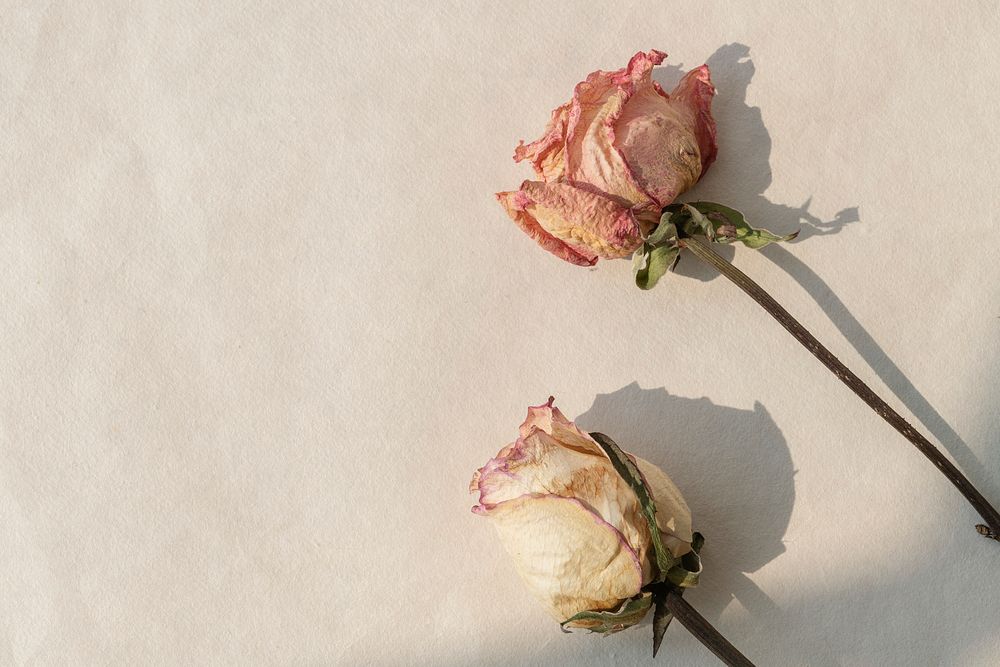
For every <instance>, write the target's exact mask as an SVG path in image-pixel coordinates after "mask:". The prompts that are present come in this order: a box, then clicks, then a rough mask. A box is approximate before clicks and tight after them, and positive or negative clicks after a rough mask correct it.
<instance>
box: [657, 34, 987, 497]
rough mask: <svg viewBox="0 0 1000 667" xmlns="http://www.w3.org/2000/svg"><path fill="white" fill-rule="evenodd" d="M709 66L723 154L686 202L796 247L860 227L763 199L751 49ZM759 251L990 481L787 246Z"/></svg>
mask: <svg viewBox="0 0 1000 667" xmlns="http://www.w3.org/2000/svg"><path fill="white" fill-rule="evenodd" d="M707 64H708V66H709V68H710V69H711V72H712V80H713V82H714V83H715V85H716V87H717V88H718V95H717V96H716V98H715V101H714V102H713V105H712V113H713V115H714V116H715V118H716V121H717V124H718V133H719V145H720V146H722V147H723V150H721V151H720V153H719V158H718V160H717V161H716V163H715V164H713V165H712V167H711V168H710V169H709V171H708V173H707V174H706V175H705V178H703V179H702V180H701V182H699V183H698V185H697V186H695V188H694V190H692V191H691V192H690V193H689V198H690V199H692V200H697V199H706V200H712V201H725V202H726V203H727V204H730V205H732V206H734V207H735V208H738V209H740V210H741V211H743V212H744V214H746V216H747V219H748V220H749V221H750V222H751V224H759V225H761V226H764V227H767V228H769V229H771V230H772V231H774V232H776V233H778V234H786V233H789V232H792V231H794V230H795V229H799V230H800V233H799V237H798V239H797V242H802V241H804V240H807V239H809V238H812V237H814V236H826V235H829V234H837V233H840V232H841V231H842V230H843V229H845V228H846V227H847V226H848V225H850V224H852V223H858V222H860V217H859V215H858V207H856V206H855V207H850V208H845V209H843V210H841V211H840V212H838V213H837V214H836V215H835V216H834V217H833V219H832V220H822V219H820V218H819V217H817V216H816V215H813V214H812V213H810V212H809V206H810V204H811V198H809V199H807V200H806V201H805V203H803V204H802V205H801V206H788V205H784V204H776V203H773V202H771V201H770V200H769V199H768V198H767V197H766V196H765V195H764V193H765V192H766V191H767V188H768V187H769V186H770V185H771V167H770V156H771V136H770V134H769V132H768V131H767V127H766V126H765V125H764V121H763V117H762V115H761V110H760V108H759V107H754V106H750V105H749V104H748V103H747V101H746V99H747V89H748V87H749V85H750V81H751V79H752V78H753V75H754V73H755V67H754V64H753V61H752V60H751V59H750V48H749V47H748V46H746V45H744V44H738V43H733V44H727V45H725V46H723V47H720V48H719V49H718V50H717V51H716V52H715V53H714V54H712V56H711V57H709V59H708V61H707ZM686 69H689V68H687V67H682V66H677V65H671V66H667V67H662V68H659V69H658V70H656V71H655V72H654V78H656V79H657V80H658V81H659V82H660V84H661V85H662V86H663V87H664V88H665V89H667V90H670V89H671V88H672V87H673V85H675V84H676V82H677V81H679V80H680V78H681V76H682V75H683V72H684V70H686ZM717 252H719V254H720V255H722V256H723V257H725V258H726V259H727V260H730V261H731V260H732V258H733V256H734V249H733V248H732V247H720V248H718V249H717ZM761 252H763V254H764V256H765V257H767V258H768V259H769V260H771V261H772V262H773V263H774V264H775V265H776V266H778V267H779V268H780V269H782V270H783V271H784V272H785V273H787V274H788V275H789V276H790V277H791V278H792V279H793V280H794V281H795V282H796V283H798V284H799V286H800V287H802V288H803V289H804V290H805V291H806V292H807V293H808V294H809V296H810V297H812V298H813V300H814V301H815V302H816V303H817V305H819V307H820V308H821V309H822V310H823V312H824V313H825V314H826V316H827V317H828V318H829V319H830V321H831V322H832V323H833V325H834V326H835V327H836V328H837V330H838V331H839V332H840V333H841V335H842V336H844V338H846V339H847V341H848V343H850V344H851V346H852V347H853V348H854V349H855V350H856V351H857V352H858V354H860V355H861V357H862V358H863V359H864V361H865V363H866V364H868V366H869V367H870V368H871V370H872V371H874V373H875V374H876V375H877V376H878V377H879V378H880V379H881V380H882V382H883V383H885V385H886V386H887V387H888V388H889V390H890V391H891V392H892V394H893V395H895V396H896V398H897V399H898V400H899V401H900V402H901V403H902V404H903V406H905V407H906V409H907V410H908V411H909V412H910V413H911V414H912V415H914V416H915V417H916V418H917V419H918V420H919V421H920V423H922V424H923V425H924V427H925V428H926V429H927V430H928V431H929V432H930V434H931V435H932V436H933V437H934V439H935V440H937V442H938V443H940V445H941V446H942V447H943V448H944V449H945V450H946V451H947V452H948V453H949V454H950V455H951V457H952V458H953V459H954V460H955V462H956V464H957V465H958V466H959V467H960V468H961V469H962V470H963V471H964V472H965V473H966V474H967V475H968V476H969V478H970V481H971V482H972V483H973V484H975V485H976V486H977V487H978V488H980V489H983V486H982V485H983V484H984V483H986V482H989V481H990V476H989V475H988V474H987V472H986V470H985V469H984V466H983V465H982V463H981V461H980V460H979V458H978V456H977V455H976V453H975V452H974V451H973V450H972V449H971V448H970V447H969V446H968V445H967V444H966V443H965V442H964V441H963V439H962V438H961V436H959V435H958V433H957V432H956V431H955V430H954V429H953V428H952V427H951V426H950V425H949V424H948V422H947V421H946V420H945V418H944V417H943V416H942V415H941V414H940V413H939V412H938V411H937V410H936V409H935V408H934V406H932V405H931V404H930V402H929V401H928V400H927V399H926V398H925V397H924V395H923V394H922V393H921V392H920V391H919V390H918V389H917V388H916V387H915V386H914V385H913V383H912V382H910V380H909V379H908V378H907V377H906V375H905V374H904V373H903V371H902V369H900V368H899V366H898V365H896V363H895V362H894V361H893V360H892V359H891V358H890V357H889V355H888V354H886V352H885V350H883V349H882V347H881V346H880V345H879V344H878V343H877V342H876V341H875V339H874V338H873V337H872V336H871V334H869V333H868V331H867V330H866V329H865V328H864V326H862V324H861V323H860V322H859V321H858V320H857V318H855V317H854V316H853V315H852V314H851V312H850V310H849V309H848V308H847V306H846V305H845V304H844V303H843V302H842V301H841V300H840V299H839V298H838V297H837V295H836V294H834V293H833V290H831V289H830V286H829V285H828V284H827V283H826V282H825V281H824V280H823V279H822V278H821V277H820V276H819V275H817V274H816V273H815V272H814V271H813V270H812V269H810V268H809V267H808V266H807V265H806V264H805V263H804V262H802V261H801V260H799V259H798V258H796V257H795V255H794V254H793V253H792V252H790V251H789V250H788V249H786V248H785V247H782V246H780V245H772V246H769V247H767V248H765V249H763V250H762V251H761ZM677 273H679V274H680V275H682V276H686V277H689V278H695V279H697V280H702V281H706V280H713V279H715V278H716V277H717V276H718V273H717V272H716V271H715V270H714V269H712V268H711V267H708V266H705V265H704V264H703V263H702V262H696V261H681V262H679V263H678V265H677ZM987 490H988V491H992V492H993V493H988V494H987V495H988V496H994V495H995V494H996V492H997V487H996V485H995V484H992V483H991V484H990V485H989V486H988V487H987Z"/></svg>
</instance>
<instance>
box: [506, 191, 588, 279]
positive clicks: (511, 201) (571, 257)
mask: <svg viewBox="0 0 1000 667" xmlns="http://www.w3.org/2000/svg"><path fill="white" fill-rule="evenodd" d="M496 196H497V200H498V201H499V202H500V205H501V206H503V207H504V210H506V211H507V215H509V216H510V219H511V220H513V221H514V223H515V224H516V225H517V226H518V227H520V228H521V230H522V231H523V232H524V233H525V234H527V235H528V236H530V237H531V238H533V239H534V240H535V242H536V243H538V245H540V246H542V247H543V248H544V249H546V250H548V251H549V252H551V253H552V254H553V255H555V256H556V257H559V258H560V259H564V260H566V261H567V262H569V263H571V264H576V265H578V266H593V265H594V264H595V263H596V262H597V255H596V254H594V253H593V252H592V251H590V250H588V249H587V248H579V247H574V246H571V245H570V244H568V243H566V242H565V241H562V240H560V239H557V238H556V237H555V236H553V235H552V234H550V233H549V232H548V231H546V230H545V229H544V228H543V227H542V226H541V225H540V224H539V223H538V220H537V219H535V217H534V215H532V214H531V213H530V212H529V211H528V210H527V207H528V206H530V205H531V204H532V202H531V201H530V200H529V199H527V198H526V197H525V196H524V193H522V192H520V191H518V192H498V193H497V195H496Z"/></svg>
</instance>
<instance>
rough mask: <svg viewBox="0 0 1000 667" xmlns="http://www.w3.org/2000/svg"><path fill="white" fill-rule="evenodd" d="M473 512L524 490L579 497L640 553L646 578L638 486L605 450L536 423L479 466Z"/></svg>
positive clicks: (486, 511) (487, 510)
mask: <svg viewBox="0 0 1000 667" xmlns="http://www.w3.org/2000/svg"><path fill="white" fill-rule="evenodd" d="M473 485H474V487H473V488H472V489H471V490H472V491H477V490H478V491H479V504H478V505H477V506H476V507H474V508H473V512H475V513H476V514H481V515H488V516H492V514H493V512H494V511H495V510H496V508H497V507H499V506H501V505H502V504H503V503H506V502H509V501H510V500H512V499H514V498H518V497H521V496H523V495H525V494H546V495H554V496H561V497H564V498H575V499H577V500H579V501H581V502H583V503H584V504H585V505H586V506H587V507H588V508H590V509H591V510H593V511H594V512H595V513H596V514H597V515H598V516H600V517H601V518H602V519H603V520H604V521H606V522H607V523H609V524H610V525H612V526H613V527H614V528H615V529H616V530H617V531H619V532H620V533H621V534H622V535H623V536H624V538H625V540H626V541H627V542H628V544H629V545H630V546H631V548H632V550H633V551H634V552H635V553H636V554H637V556H638V558H639V562H640V567H641V573H642V578H643V581H644V582H648V581H650V580H651V578H652V575H653V566H652V559H651V557H650V554H651V549H652V547H651V539H650V535H649V526H648V525H647V523H646V519H645V517H644V515H643V513H642V507H641V505H640V504H639V499H638V498H637V497H636V495H635V492H634V491H633V490H632V488H631V487H630V486H629V485H628V483H627V482H625V480H623V479H622V477H621V475H619V474H618V472H617V471H615V469H614V466H613V465H612V464H611V461H610V460H609V459H608V457H607V456H605V454H604V452H603V451H599V452H598V453H590V452H587V451H583V450H581V449H578V448H575V447H566V446H564V445H563V443H562V442H560V441H559V440H557V439H556V438H554V437H553V436H551V435H549V434H548V433H545V432H544V431H542V430H540V429H538V428H537V427H533V428H532V430H531V431H530V432H529V433H528V435H527V436H525V437H522V438H518V440H517V442H516V443H514V444H513V445H509V446H507V447H505V448H504V449H503V450H501V451H500V453H499V454H498V455H497V457H496V458H494V459H491V460H490V461H489V462H488V463H487V464H486V465H485V466H483V467H482V468H480V469H479V471H477V473H476V476H475V477H474V478H473Z"/></svg>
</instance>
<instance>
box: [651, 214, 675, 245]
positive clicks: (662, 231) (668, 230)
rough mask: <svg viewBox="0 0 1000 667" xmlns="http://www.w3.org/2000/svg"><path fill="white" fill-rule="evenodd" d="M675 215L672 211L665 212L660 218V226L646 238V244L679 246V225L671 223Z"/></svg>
mask: <svg viewBox="0 0 1000 667" xmlns="http://www.w3.org/2000/svg"><path fill="white" fill-rule="evenodd" d="M673 215H674V214H673V213H671V212H670V211H665V212H664V213H663V214H662V215H661V216H660V224H658V225H657V226H656V229H654V230H653V233H652V234H650V235H649V236H647V237H646V243H648V244H649V245H651V246H657V245H677V225H675V224H674V223H672V222H671V221H670V219H671V218H672V217H673Z"/></svg>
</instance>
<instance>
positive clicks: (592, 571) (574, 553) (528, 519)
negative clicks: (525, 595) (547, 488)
mask: <svg viewBox="0 0 1000 667" xmlns="http://www.w3.org/2000/svg"><path fill="white" fill-rule="evenodd" d="M490 516H491V517H492V518H493V519H494V524H495V525H496V528H497V531H498V532H499V534H500V540H501V542H503V544H504V547H505V548H506V550H507V552H508V553H509V554H510V555H511V557H512V558H513V559H514V565H515V567H516V568H517V571H518V573H519V574H520V575H521V578H522V579H524V582H525V584H526V585H527V586H528V589H529V590H530V591H531V592H532V593H533V594H534V595H535V596H536V597H537V598H538V599H539V600H540V601H541V602H542V603H543V604H545V605H546V606H547V607H548V609H549V612H550V613H551V614H552V615H553V616H554V617H555V618H556V619H557V620H558V621H560V622H562V621H565V620H566V619H568V618H570V617H571V616H573V615H575V614H577V613H579V612H581V611H588V610H597V609H613V608H616V607H617V606H618V605H619V604H620V603H621V601H622V600H624V599H626V598H629V597H632V596H633V595H635V594H636V593H638V592H639V589H640V588H641V587H642V582H643V578H642V573H641V569H640V566H639V561H638V558H637V557H636V554H635V553H634V552H633V551H632V549H631V548H630V547H629V545H628V543H627V542H626V541H625V539H624V538H623V537H622V535H621V533H619V532H618V531H617V530H615V528H614V527H613V526H611V525H610V524H608V523H607V522H605V521H603V520H602V519H601V518H600V517H599V516H597V515H596V514H595V513H594V512H592V511H590V510H589V509H587V507H586V506H585V505H584V504H583V503H581V502H580V501H579V500H575V499H572V498H561V497H558V496H549V495H543V496H521V497H519V498H515V499H512V500H508V501H507V502H504V503H502V504H500V505H498V506H497V507H496V508H495V509H494V510H493V511H492V512H491V513H490Z"/></svg>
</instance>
